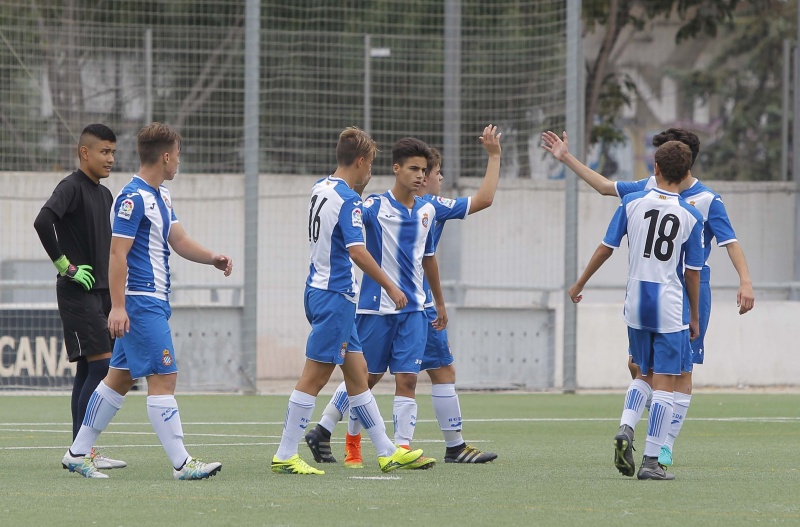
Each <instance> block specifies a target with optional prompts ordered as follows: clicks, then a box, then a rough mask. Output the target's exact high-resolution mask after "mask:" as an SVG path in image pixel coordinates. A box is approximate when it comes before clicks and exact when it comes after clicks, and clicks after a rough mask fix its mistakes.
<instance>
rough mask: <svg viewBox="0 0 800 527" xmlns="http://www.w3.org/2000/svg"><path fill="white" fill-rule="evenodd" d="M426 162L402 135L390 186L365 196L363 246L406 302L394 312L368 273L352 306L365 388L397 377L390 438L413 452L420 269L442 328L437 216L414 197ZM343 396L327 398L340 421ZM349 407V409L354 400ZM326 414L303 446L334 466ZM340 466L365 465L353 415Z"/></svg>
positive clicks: (422, 148)
mask: <svg viewBox="0 0 800 527" xmlns="http://www.w3.org/2000/svg"><path fill="white" fill-rule="evenodd" d="M430 164H432V154H431V150H430V148H429V147H428V145H426V144H425V143H424V142H422V141H420V140H419V139H415V138H412V137H407V138H404V139H401V140H399V141H398V142H397V143H395V145H394V147H393V149H392V170H393V171H394V174H395V185H394V187H393V188H392V190H389V191H387V192H385V193H383V194H380V195H376V194H373V195H371V196H370V197H369V198H367V200H366V201H364V214H363V218H364V228H365V230H366V244H367V250H368V251H369V252H370V254H372V256H373V257H374V258H375V260H376V261H377V262H378V264H379V265H380V266H381V269H383V270H384V271H385V272H386V274H387V275H388V276H389V277H390V278H391V280H392V281H393V282H394V283H397V284H399V286H400V288H401V289H402V290H403V293H405V295H406V297H407V298H408V304H407V305H406V306H405V307H403V308H402V309H400V310H396V309H395V308H394V306H393V305H392V303H391V299H390V298H389V296H388V294H387V291H386V290H384V289H382V288H381V286H380V284H379V283H377V282H376V281H375V280H373V279H372V278H370V277H369V276H364V283H363V285H362V288H361V295H360V296H359V301H358V309H357V310H356V313H357V315H356V327H357V329H358V335H359V337H360V338H361V342H362V344H363V347H364V358H365V359H366V361H367V366H368V369H369V374H370V375H369V387H370V388H372V387H373V386H375V384H376V383H377V382H378V381H379V380H380V379H381V377H382V376H383V375H384V374H385V373H386V370H387V368H388V369H389V371H390V372H391V373H392V374H393V375H394V376H395V398H394V405H393V420H394V428H395V433H394V439H395V443H397V445H398V446H400V447H403V448H405V449H410V442H411V438H412V437H413V433H414V427H415V425H416V419H417V418H416V414H417V402H416V398H415V391H416V385H417V375H418V374H419V371H420V366H421V364H422V355H423V351H424V349H425V339H426V338H427V326H428V324H429V321H428V319H427V317H426V316H425V312H424V305H425V288H424V287H423V272H424V275H425V276H427V277H428V279H429V281H430V282H431V291H432V295H433V297H434V300H435V305H436V311H437V313H438V315H437V317H436V319H435V320H434V321H433V322H430V323H431V324H432V325H433V326H434V327H435V328H436V329H443V328H444V327H446V325H447V312H446V309H445V307H444V297H443V295H442V291H441V287H440V285H439V270H438V267H437V265H436V259H435V258H434V249H435V248H434V245H433V231H432V228H433V225H434V222H435V221H436V220H437V219H438V217H437V207H436V206H434V205H433V204H432V203H431V202H429V201H425V200H423V199H421V198H419V197H418V196H417V192H418V191H419V189H420V188H421V186H422V183H423V181H424V178H425V175H426V173H427V169H428V166H429V165H430ZM347 399H348V398H347V396H346V394H344V393H342V392H341V391H339V392H338V393H337V394H334V399H332V400H331V404H332V405H333V406H338V407H339V409H338V410H337V415H338V416H339V419H341V417H340V416H341V415H343V414H344V412H345V411H346V409H345V406H346V405H347V404H348V402H347ZM349 404H350V406H352V401H350V403H349ZM329 407H330V405H329ZM326 413H330V411H326ZM323 419H324V421H323V425H322V426H318V427H316V428H314V429H312V431H311V432H309V434H307V435H306V443H307V444H308V446H309V447H310V448H311V451H312V453H313V454H314V459H315V460H316V461H317V462H329V463H331V462H335V461H336V460H335V459H334V458H333V456H332V455H331V451H330V431H331V430H332V429H333V425H334V424H335V422H334V423H333V424H331V423H330V421H331V420H332V419H331V418H330V416H329V415H328V416H327V418H326V416H325V415H324V416H323ZM435 463H436V460H435V459H432V458H428V457H424V456H422V457H420V458H418V459H417V460H416V461H414V462H413V463H409V464H408V465H406V466H404V467H403V468H407V469H426V468H430V467H432V466H433V465H434V464H435ZM345 466H347V467H349V468H361V467H363V462H362V456H361V437H360V425H359V421H358V420H357V419H353V416H352V413H351V418H350V420H349V423H348V439H347V441H346V443H345Z"/></svg>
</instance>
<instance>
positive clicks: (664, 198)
mask: <svg viewBox="0 0 800 527" xmlns="http://www.w3.org/2000/svg"><path fill="white" fill-rule="evenodd" d="M658 199H663V200H665V201H666V199H667V197H666V196H665V195H663V194H659V195H658Z"/></svg>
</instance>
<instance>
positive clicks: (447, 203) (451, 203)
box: [436, 196, 456, 209]
mask: <svg viewBox="0 0 800 527" xmlns="http://www.w3.org/2000/svg"><path fill="white" fill-rule="evenodd" d="M436 201H438V202H439V203H441V204H442V205H444V206H445V207H447V208H448V209H452V208H453V207H454V206H455V204H456V200H454V199H450V198H443V197H441V196H439V197H438V198H436Z"/></svg>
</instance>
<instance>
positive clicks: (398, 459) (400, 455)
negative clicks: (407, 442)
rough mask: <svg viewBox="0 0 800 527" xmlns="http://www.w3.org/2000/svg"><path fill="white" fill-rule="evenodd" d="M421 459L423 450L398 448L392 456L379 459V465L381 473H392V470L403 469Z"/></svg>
mask: <svg viewBox="0 0 800 527" xmlns="http://www.w3.org/2000/svg"><path fill="white" fill-rule="evenodd" d="M421 457H422V450H420V449H417V450H406V449H405V448H398V449H397V450H395V451H394V454H392V455H391V456H388V457H379V458H378V464H379V465H380V466H381V472H391V471H392V470H395V469H398V468H403V467H405V466H406V465H408V464H410V463H413V462H414V461H416V460H418V459H419V458H421Z"/></svg>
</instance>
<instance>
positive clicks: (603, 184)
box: [542, 128, 755, 472]
mask: <svg viewBox="0 0 800 527" xmlns="http://www.w3.org/2000/svg"><path fill="white" fill-rule="evenodd" d="M542 140H543V145H542V146H543V147H544V148H545V150H548V151H549V152H551V153H552V154H553V156H554V157H555V158H556V159H558V160H559V161H561V162H563V163H564V164H565V165H567V166H568V167H569V168H570V169H572V170H573V171H574V172H575V173H576V174H578V176H579V177H580V178H581V179H583V180H584V181H585V182H587V183H588V184H589V185H590V186H591V187H592V188H594V189H595V190H597V192H599V193H600V194H602V195H604V196H619V197H620V198H622V197H624V196H625V195H627V194H629V193H631V192H638V191H641V190H645V189H650V188H653V187H654V186H655V178H654V177H652V176H651V177H650V178H648V179H642V180H639V181H636V182H623V181H618V182H616V183H615V182H612V181H609V180H608V179H606V178H605V177H603V176H602V175H600V174H598V173H597V172H595V171H593V170H592V169H590V168H588V167H587V166H585V165H583V164H582V163H580V162H579V161H578V160H577V159H575V157H574V156H572V155H571V154H570V153H569V150H568V142H567V134H566V132H564V140H563V141H562V140H561V139H559V137H558V136H557V135H556V134H554V133H553V132H545V133H544V134H542ZM667 141H680V142H682V143H684V144H685V145H687V146H688V147H689V149H690V150H691V152H692V164H694V161H695V160H696V159H697V155H698V154H699V152H700V140H699V139H698V137H697V135H695V134H693V133H692V132H689V131H687V130H684V129H682V128H670V129H668V130H666V131H664V132H661V133H660V134H658V135H656V136H655V137H653V146H656V147H658V146H661V145H662V144H664V143H665V142H667ZM680 194H681V196H682V197H683V198H684V199H685V200H686V201H688V202H689V204H690V205H693V206H694V207H696V208H697V209H698V210H699V211H700V212H701V214H702V215H703V222H704V225H703V241H704V250H705V263H704V264H703V269H702V271H701V272H700V306H699V309H700V336H699V337H698V338H696V339H695V340H693V341H692V364H690V365H689V370H688V371H684V372H682V373H681V376H680V378H679V379H678V380H677V381H676V386H675V407H674V410H675V411H674V413H673V418H672V424H671V426H670V431H669V434H668V435H667V441H666V443H665V444H664V447H663V448H662V451H661V453H660V455H659V462H660V463H661V464H662V465H666V466H670V465H672V449H673V446H674V442H675V439H676V438H677V437H678V433H679V432H680V430H681V427H682V426H683V423H684V420H685V418H686V413H687V412H688V409H689V403H690V401H691V394H692V366H693V364H702V363H703V359H704V357H705V342H704V339H705V334H706V331H707V329H708V323H709V318H710V315H711V286H710V278H711V269H710V268H709V266H708V257H709V256H710V254H711V241H712V240H713V239H714V238H716V239H717V245H719V246H723V247H725V248H726V249H727V251H728V257H729V258H730V260H731V263H733V266H734V268H735V269H736V272H737V273H738V275H739V290H738V292H737V295H736V304H737V306H738V307H739V314H740V315H743V314H745V313H747V312H748V311H750V310H751V309H752V308H753V306H754V302H755V300H754V296H753V284H752V281H751V279H750V271H749V269H748V266H747V260H746V259H745V256H744V251H743V250H742V247H741V245H740V244H739V242H738V241H737V240H736V235H735V233H734V231H733V227H732V226H731V222H730V220H729V219H728V213H727V211H726V210H725V205H724V204H723V202H722V198H721V197H720V196H719V194H717V193H715V192H714V191H713V190H711V189H709V188H708V187H706V186H705V185H703V184H702V183H701V182H700V181H698V180H697V179H695V178H694V177H692V174H691V171H690V173H689V177H688V178H686V179H685V180H684V181H683V182H682V183H681V186H680ZM628 367H629V369H630V370H631V376H632V377H633V381H632V382H631V384H630V386H629V387H628V391H627V393H626V396H625V412H624V413H623V418H622V422H621V423H620V432H619V434H618V435H617V439H616V441H617V442H618V443H619V445H620V449H621V451H622V452H623V454H621V456H620V459H619V460H618V462H619V465H620V467H622V468H621V469H620V470H621V471H627V472H632V471H633V469H630V468H627V467H626V465H627V464H629V463H632V462H633V453H632V452H631V445H632V443H633V435H634V434H633V429H634V428H635V426H636V423H637V422H638V421H639V419H641V417H642V413H643V412H644V408H645V407H646V406H648V405H649V399H650V396H651V395H652V391H651V390H650V389H649V387H648V385H647V383H646V382H644V380H643V379H642V376H641V372H640V371H639V369H638V368H637V367H636V365H635V364H633V362H632V361H631V360H630V359H629V362H628ZM623 444H625V445H627V446H626V447H625V448H622V445H623Z"/></svg>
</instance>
